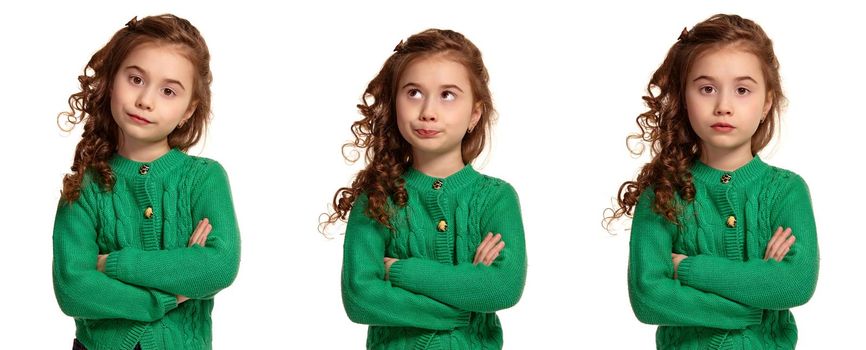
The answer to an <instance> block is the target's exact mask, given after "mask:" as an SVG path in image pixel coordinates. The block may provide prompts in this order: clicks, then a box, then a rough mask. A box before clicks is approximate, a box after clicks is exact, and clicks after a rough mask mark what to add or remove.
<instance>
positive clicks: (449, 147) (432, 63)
mask: <svg viewBox="0 0 866 350" xmlns="http://www.w3.org/2000/svg"><path fill="white" fill-rule="evenodd" d="M469 79H470V78H469V72H468V71H467V70H466V67H464V66H463V65H462V64H460V63H458V62H455V61H453V60H451V59H449V58H448V57H447V56H446V55H441V54H440V55H433V56H430V57H423V58H419V59H417V60H415V61H414V62H412V63H410V64H409V66H408V67H406V70H405V71H404V72H403V75H402V76H401V77H400V80H399V83H398V84H399V85H398V86H397V101H396V102H397V127H398V128H399V129H400V134H401V135H403V138H404V139H406V141H407V142H409V144H410V145H412V153H413V156H414V157H415V159H416V160H418V159H431V158H438V157H440V156H446V157H449V158H450V157H456V159H458V160H460V162H461V164H462V152H461V142H462V140H463V136H464V135H465V134H466V131H467V130H468V129H470V128H474V127H475V124H476V123H478V119H479V118H480V117H481V105H480V104H479V103H476V102H475V98H474V96H473V95H472V84H471V82H470V80H469Z"/></svg>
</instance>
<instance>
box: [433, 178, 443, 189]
mask: <svg viewBox="0 0 866 350" xmlns="http://www.w3.org/2000/svg"><path fill="white" fill-rule="evenodd" d="M440 188H442V180H436V181H435V182H433V189H434V190H438V189H440Z"/></svg>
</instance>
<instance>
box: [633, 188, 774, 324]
mask: <svg viewBox="0 0 866 350" xmlns="http://www.w3.org/2000/svg"><path fill="white" fill-rule="evenodd" d="M652 192H653V190H652V189H651V188H647V189H645V190H644V191H643V194H641V197H640V199H639V201H638V204H637V206H636V208H635V212H634V221H633V222H632V230H631V243H630V253H629V264H628V290H629V299H630V300H631V307H632V310H633V311H634V313H635V315H636V316H637V318H638V320H640V321H641V322H643V323H648V324H658V325H667V326H700V327H713V328H721V329H743V328H745V327H747V326H749V325H752V324H757V323H760V321H761V315H762V310H761V309H759V308H755V307H752V306H747V305H743V304H741V303H738V302H735V301H732V300H729V299H726V298H724V297H722V296H719V295H716V294H713V293H708V292H704V291H701V290H698V289H695V288H693V287H689V286H685V285H682V284H680V281H679V280H675V279H674V278H673V262H672V261H671V252H672V251H673V236H674V235H675V234H677V227H676V225H675V224H673V223H671V222H669V221H667V220H666V219H665V218H664V217H662V216H660V215H657V214H656V213H655V212H653V210H652V207H651V205H652V201H653V197H654V194H653V193H652ZM680 268H682V267H680Z"/></svg>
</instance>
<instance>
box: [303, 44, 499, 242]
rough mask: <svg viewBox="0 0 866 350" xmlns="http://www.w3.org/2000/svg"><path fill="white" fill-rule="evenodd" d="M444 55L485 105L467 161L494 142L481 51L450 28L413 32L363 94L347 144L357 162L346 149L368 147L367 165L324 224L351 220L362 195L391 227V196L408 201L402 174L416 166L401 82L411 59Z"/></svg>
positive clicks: (466, 147)
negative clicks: (403, 124) (406, 134)
mask: <svg viewBox="0 0 866 350" xmlns="http://www.w3.org/2000/svg"><path fill="white" fill-rule="evenodd" d="M440 54H441V55H447V56H446V57H448V58H449V59H452V60H454V61H455V62H458V63H461V64H463V66H464V67H466V70H467V71H468V73H469V80H470V82H471V85H472V96H473V98H474V100H475V101H474V102H475V103H476V104H480V106H481V118H480V119H479V120H478V123H477V124H476V126H475V128H474V129H473V130H472V132H471V133H467V134H465V135H464V136H463V141H462V156H463V163H464V164H468V163H470V162H472V161H473V160H474V159H475V158H476V157H478V155H479V154H480V153H481V152H482V151H483V150H484V146H485V144H486V143H487V142H489V134H490V128H491V124H492V122H493V119H495V111H494V109H493V100H492V98H491V94H490V89H489V87H488V81H489V76H488V74H487V68H485V66H484V61H483V60H482V59H481V51H479V50H478V48H477V47H476V46H475V45H474V44H472V42H471V41H469V39H467V38H466V37H464V36H463V35H462V34H460V33H458V32H455V31H451V30H442V29H428V30H425V31H423V32H420V33H418V34H415V35H412V36H411V37H409V39H407V40H406V41H405V42H403V41H401V42H400V43H399V44H398V45H397V47H395V48H394V53H393V54H391V57H388V60H386V61H385V64H384V65H383V66H382V69H381V70H380V71H379V74H377V75H376V77H375V78H373V80H372V81H370V83H369V84H368V85H367V89H366V90H365V91H364V94H363V95H362V97H361V103H360V104H358V110H359V111H360V112H361V115H362V116H363V118H361V120H359V121H356V122H354V123H353V124H352V127H351V130H352V134H354V135H355V141H353V142H349V143H346V144H344V145H343V157H344V158H346V160H348V161H349V162H354V161H357V159H358V157H357V156H355V157H350V156H348V155H347V150H357V149H366V152H365V153H364V159H365V161H366V163H367V166H366V167H365V168H364V169H363V170H361V171H360V172H359V173H358V174H357V176H355V180H354V181H353V182H352V185H351V186H349V187H342V188H340V189H339V190H337V192H336V193H335V194H334V200H333V203H332V209H333V210H334V212H333V213H331V214H329V215H327V216H328V218H327V219H326V220H325V221H323V222H322V223H321V224H322V225H321V226H320V228H322V229H324V228H325V227H327V225H329V224H333V223H335V222H337V221H338V220H346V219H347V217H348V215H349V212H350V211H351V210H352V206H353V205H354V203H355V200H356V199H357V198H358V196H360V195H361V194H362V193H364V194H366V195H367V198H368V200H369V205H368V206H367V209H366V211H365V214H366V215H367V216H369V217H370V218H372V219H375V220H376V221H378V222H379V223H381V224H382V225H385V226H387V227H389V228H390V227H391V224H390V222H389V219H390V217H391V213H392V212H391V208H389V204H388V199H389V198H390V199H391V200H392V201H393V203H394V204H395V205H397V206H399V207H402V206H404V205H406V199H407V194H406V189H405V188H404V185H405V181H404V180H403V178H401V175H402V174H403V173H404V172H405V171H406V170H407V169H408V168H409V167H410V166H411V165H412V147H411V145H409V143H408V142H406V140H405V139H403V136H402V135H400V131H399V130H398V128H397V121H396V117H397V112H396V94H397V88H398V86H397V84H398V82H399V80H400V76H401V75H402V74H403V72H404V71H405V70H406V68H407V67H408V66H409V65H410V64H411V63H412V62H414V61H416V60H418V59H421V58H425V57H430V56H433V55H440Z"/></svg>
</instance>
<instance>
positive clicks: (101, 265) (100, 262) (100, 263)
mask: <svg viewBox="0 0 866 350" xmlns="http://www.w3.org/2000/svg"><path fill="white" fill-rule="evenodd" d="M107 260H108V254H99V255H97V256H96V271H99V272H105V261H107Z"/></svg>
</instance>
